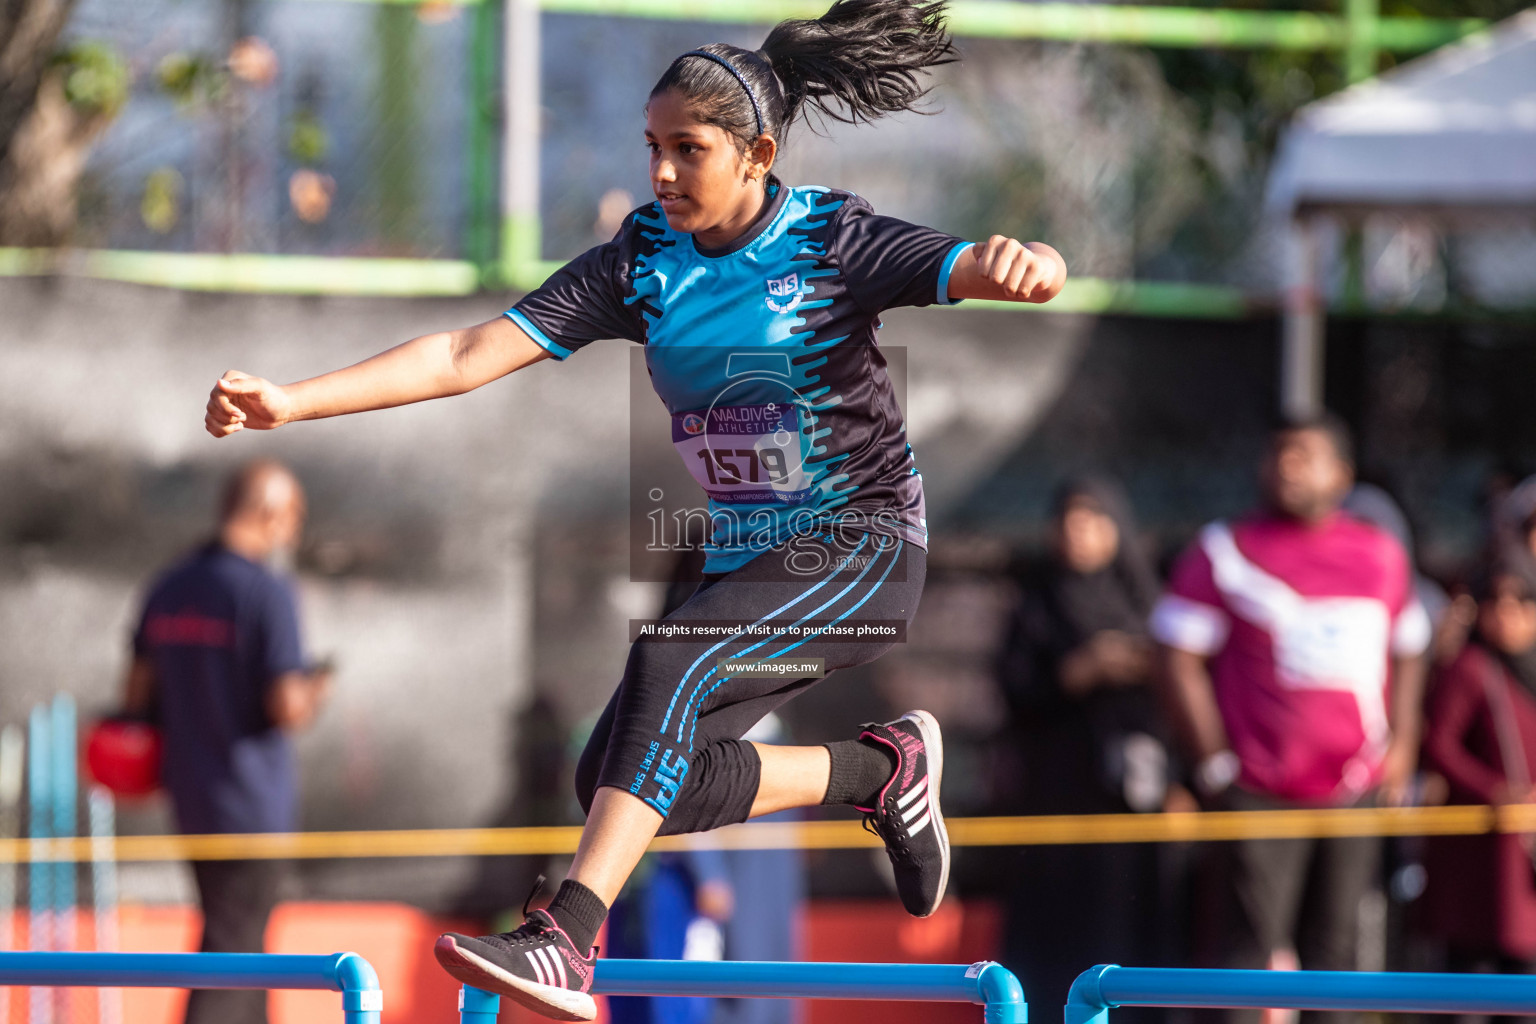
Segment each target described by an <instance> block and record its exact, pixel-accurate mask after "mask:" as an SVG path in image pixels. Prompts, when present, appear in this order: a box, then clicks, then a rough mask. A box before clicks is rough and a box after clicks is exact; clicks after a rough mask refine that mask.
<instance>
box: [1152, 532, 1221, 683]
mask: <svg viewBox="0 0 1536 1024" xmlns="http://www.w3.org/2000/svg"><path fill="white" fill-rule="evenodd" d="M1151 627H1152V636H1153V637H1154V638H1156V640H1157V641H1158V642H1159V643H1162V644H1166V645H1168V646H1169V647H1172V648H1175V649H1176V650H1180V651H1188V652H1189V653H1191V654H1199V655H1203V656H1207V657H1209V656H1210V655H1213V654H1215V653H1216V652H1217V651H1220V650H1221V649H1222V647H1224V646H1226V642H1227V635H1228V634H1229V633H1230V632H1231V628H1232V627H1231V620H1230V619H1229V618H1228V615H1227V611H1226V609H1225V607H1224V606H1223V603H1222V599H1221V591H1219V590H1218V589H1217V588H1216V579H1215V574H1214V572H1213V570H1212V568H1211V560H1210V559H1209V558H1208V557H1207V556H1206V554H1205V552H1204V551H1203V550H1202V549H1201V547H1200V545H1199V544H1192V545H1190V546H1189V548H1188V549H1187V550H1186V551H1185V552H1184V553H1183V554H1182V555H1180V556H1179V560H1178V562H1177V563H1175V565H1174V567H1173V573H1172V575H1171V576H1170V577H1169V578H1168V587H1167V589H1166V590H1164V592H1163V596H1162V597H1160V598H1159V599H1158V602H1157V605H1156V606H1155V607H1154V608H1153V609H1152V622H1151Z"/></svg>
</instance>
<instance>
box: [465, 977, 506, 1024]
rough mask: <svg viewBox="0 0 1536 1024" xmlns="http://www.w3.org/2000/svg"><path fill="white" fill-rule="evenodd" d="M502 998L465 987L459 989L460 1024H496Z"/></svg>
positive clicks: (491, 993)
mask: <svg viewBox="0 0 1536 1024" xmlns="http://www.w3.org/2000/svg"><path fill="white" fill-rule="evenodd" d="M500 1010H501V996H498V995H496V994H495V993H494V992H486V991H484V990H482V989H478V988H472V987H471V986H469V985H464V986H461V987H460V988H459V1024H496V1014H497V1013H498V1012H499V1011H500Z"/></svg>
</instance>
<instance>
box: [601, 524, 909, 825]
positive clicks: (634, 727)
mask: <svg viewBox="0 0 1536 1024" xmlns="http://www.w3.org/2000/svg"><path fill="white" fill-rule="evenodd" d="M819 543H820V542H818V541H812V540H810V539H808V538H804V537H802V538H798V539H797V540H793V541H790V542H789V543H787V544H784V545H781V546H780V547H777V548H773V549H771V550H769V551H765V552H764V553H763V554H761V555H759V556H757V557H756V558H754V559H753V560H752V561H750V562H748V563H747V564H746V565H744V566H742V567H741V568H740V569H737V570H735V571H734V572H729V573H724V574H721V575H707V576H706V577H705V579H704V582H703V583H701V584H699V589H698V590H696V591H694V593H693V596H692V597H690V598H689V599H688V600H687V601H686V602H684V603H683V604H682V606H680V607H679V608H678V609H677V610H676V611H674V612H673V613H672V614H671V615H669V616H667V617H666V619H665V620H663V624H664V625H674V626H675V625H682V626H687V625H688V624H690V623H693V624H696V625H694V626H692V627H691V628H694V629H698V628H700V627H701V626H703V624H706V623H708V624H710V625H709V627H707V628H714V627H716V626H721V625H728V627H729V628H728V630H726V631H723V632H715V633H713V634H711V635H710V636H709V637H708V638H707V639H703V640H696V639H680V638H674V639H663V638H661V637H648V636H642V637H641V638H640V639H639V640H637V641H636V642H635V643H634V644H633V645H631V647H630V649H629V661H628V663H627V664H626V665H625V667H624V678H623V679H622V680H621V681H620V682H619V688H618V689H617V690H615V691H614V694H613V697H612V698H610V699H609V701H608V706H607V707H606V708H604V709H603V713H602V715H601V716H600V717H599V718H598V720H597V725H596V726H595V727H594V728H593V730H592V737H591V739H590V740H588V741H587V746H586V749H585V750H584V751H582V755H581V760H580V762H579V763H578V764H577V766H576V794H577V797H578V798H579V799H580V800H581V806H582V808H583V809H584V810H586V811H590V810H591V809H592V797H593V794H594V793H596V791H597V789H598V788H599V787H601V786H612V787H614V788H616V789H622V790H625V791H626V792H629V793H633V794H634V795H635V796H638V797H640V798H641V799H642V800H644V801H645V802H646V803H647V804H649V805H650V806H651V807H653V808H654V809H655V810H656V811H657V812H658V813H660V814H661V816H662V817H663V818H664V819H665V820H664V821H663V822H662V826H661V834H662V835H677V834H680V833H684V832H705V831H708V830H709V829H713V828H719V827H720V826H722V825H729V824H733V823H735V822H738V821H746V820H747V815H748V813H749V812H750V810H751V808H752V801H753V799H754V798H755V797H756V796H757V786H758V778H759V775H760V772H761V767H762V765H761V762H760V761H759V759H758V756H757V751H756V749H755V748H753V746H752V744H750V743H746V742H744V741H742V739H741V737H742V736H744V735H746V733H747V731H748V730H750V729H751V728H752V726H754V725H756V724H757V723H758V722H759V721H760V720H762V719H763V718H764V717H765V716H766V715H767V714H768V713H769V712H771V711H773V710H774V709H775V708H777V707H778V706H779V705H780V704H783V703H784V702H785V701H787V700H789V699H790V698H791V697H793V696H794V695H795V694H797V693H800V692H801V691H803V690H806V689H808V688H809V687H810V686H811V685H812V684H813V683H815V682H816V681H817V678H819V677H817V676H814V675H803V674H800V673H803V672H805V671H806V668H805V667H804V666H802V665H800V664H798V663H800V662H805V661H812V660H820V661H821V662H822V668H823V671H824V672H831V671H833V670H835V669H839V668H851V667H852V666H854V665H864V664H867V663H869V662H871V661H874V660H875V659H876V658H878V657H879V656H880V655H882V654H884V653H885V652H886V651H888V650H890V648H891V647H892V646H893V644H894V643H895V639H896V638H895V637H893V636H892V635H891V634H892V632H895V631H899V635H902V636H904V635H905V630H906V626H907V624H908V623H910V622H911V621H912V616H913V615H914V614H915V613H916V612H917V602H918V598H919V597H920V596H921V595H922V592H923V578H924V575H925V573H926V570H927V552H925V551H923V549H922V548H920V547H917V546H916V545H914V544H911V543H909V542H906V541H903V540H900V539H897V538H894V537H887V536H882V535H879V534H864V535H862V539H858V540H856V541H855V542H854V543H852V544H849V545H847V546H846V547H845V546H843V545H842V544H839V545H838V546H837V547H836V548H833V547H831V546H826V552H831V551H833V550H836V551H838V552H839V554H838V555H837V556H836V558H835V559H832V558H829V557H827V554H826V552H817V551H815V550H814V547H815V545H817V544H819ZM726 659H733V660H740V661H753V662H766V663H767V664H766V665H762V666H759V667H758V668H757V669H756V670H755V673H754V674H739V673H737V674H729V673H728V672H725V671H722V670H721V669H722V662H723V661H725V660H726ZM775 663H777V664H778V666H780V667H782V668H783V669H784V670H785V671H784V672H783V674H780V675H770V674H768V673H769V672H770V671H773V670H772V669H770V668H769V666H773V665H774V664H775Z"/></svg>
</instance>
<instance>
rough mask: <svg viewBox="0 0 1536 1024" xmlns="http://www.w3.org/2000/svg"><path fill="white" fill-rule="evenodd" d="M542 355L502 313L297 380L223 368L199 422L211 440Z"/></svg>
mask: <svg viewBox="0 0 1536 1024" xmlns="http://www.w3.org/2000/svg"><path fill="white" fill-rule="evenodd" d="M547 358H549V353H548V352H547V351H545V350H544V349H543V348H541V347H540V346H539V345H538V343H537V342H535V341H534V340H533V339H532V338H530V337H528V335H526V334H524V333H523V330H522V328H520V327H518V326H517V325H516V324H514V323H513V322H512V321H511V320H509V319H507V318H506V317H504V316H500V317H497V318H496V319H495V320H490V321H487V322H486V323H483V324H476V325H475V326H474V327H465V328H462V329H460V330H457V331H443V332H441V333H439V334H426V335H423V336H421V337H420V338H415V339H412V340H411V341H408V342H406V343H405V344H403V345H396V346H395V347H394V348H392V349H390V350H389V351H387V352H381V353H379V354H378V355H376V356H374V357H373V358H371V359H365V360H363V361H362V362H360V363H355V364H353V365H352V366H348V367H347V368H346V369H342V370H335V371H333V372H331V373H326V374H322V375H321V376H319V377H311V378H310V379H309V380H301V381H299V382H298V383H296V384H273V383H272V382H271V381H268V380H263V379H262V378H260V377H252V376H251V375H250V374H247V373H241V372H240V371H239V370H230V371H229V372H228V373H226V374H225V375H224V376H223V377H221V378H220V379H219V380H218V381H217V382H215V384H214V386H213V391H212V392H211V393H210V394H209V396H208V411H207V415H205V416H204V417H203V425H204V426H205V427H206V428H207V430H208V433H210V434H212V435H213V436H214V437H228V436H229V435H230V434H233V433H234V432H235V431H237V430H247V429H249V430H275V429H276V428H278V427H280V426H282V425H283V424H284V423H291V422H293V421H294V420H318V419H323V418H324V417H326V416H342V415H345V414H346V413H349V412H366V411H367V410H369V409H388V408H391V407H393V406H396V405H408V404H410V403H411V402H423V401H426V400H427V399H429V398H446V397H447V396H449V395H462V394H463V393H464V392H466V391H473V390H474V389H475V388H478V387H479V386H480V385H482V384H488V383H490V382H491V381H493V380H495V379H497V378H498V377H504V376H506V375H507V374H509V373H511V372H512V371H513V370H520V369H522V368H523V367H525V366H529V365H531V364H533V363H536V362H538V361H539V360H541V359H547Z"/></svg>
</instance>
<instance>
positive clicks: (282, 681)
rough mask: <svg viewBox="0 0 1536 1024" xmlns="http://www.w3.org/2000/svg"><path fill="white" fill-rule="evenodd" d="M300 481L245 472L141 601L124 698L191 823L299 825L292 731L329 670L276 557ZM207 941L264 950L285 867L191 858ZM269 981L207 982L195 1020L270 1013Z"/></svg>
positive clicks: (255, 827)
mask: <svg viewBox="0 0 1536 1024" xmlns="http://www.w3.org/2000/svg"><path fill="white" fill-rule="evenodd" d="M303 522H304V492H303V490H302V488H301V487H300V486H299V482H298V480H297V479H296V478H295V477H294V476H293V474H292V473H290V472H289V471H288V470H287V469H285V468H284V467H282V466H281V465H278V464H277V463H275V462H265V461H263V462H254V463H251V464H250V465H248V466H246V467H244V468H243V469H241V470H240V471H238V472H237V473H236V474H235V475H234V477H233V478H232V479H231V480H230V482H229V484H228V487H227V488H226V490H225V493H224V501H223V507H222V511H221V517H220V522H219V533H218V537H217V538H216V539H215V540H213V541H212V542H210V543H208V544H206V545H204V546H203V547H202V548H200V549H198V550H197V551H195V552H194V553H193V554H192V555H191V556H190V557H188V558H187V559H185V560H184V561H182V562H181V563H179V564H178V565H176V566H174V567H172V568H171V569H170V570H169V571H167V572H166V573H165V574H164V575H162V576H161V577H160V579H159V580H158V581H157V582H156V583H155V585H154V586H153V587H152V588H151V590H150V592H149V596H148V598H146V600H145V602H144V611H143V615H142V617H141V618H140V623H139V627H138V631H137V632H136V633H135V635H134V639H133V664H132V667H131V668H130V669H129V674H128V680H127V686H126V689H127V695H126V701H125V703H126V704H127V708H128V710H129V711H130V712H133V713H140V714H143V713H147V712H148V711H149V710H150V709H151V708H153V709H154V714H155V716H156V718H157V720H158V722H159V725H160V728H161V730H162V732H163V734H164V743H165V759H164V765H163V768H162V777H163V782H164V784H165V788H166V790H167V791H169V793H170V797H171V803H172V805H173V807H174V809H175V812H176V821H177V825H178V826H179V827H180V829H181V831H182V832H184V833H199V834H201V833H214V832H220V833H231V832H235V833H239V832H291V831H293V830H294V828H295V827H296V826H297V824H298V814H297V811H298V807H297V804H298V785H297V779H296V774H295V769H294V758H293V749H292V747H291V745H290V743H289V740H288V736H287V735H286V733H287V731H288V730H291V729H296V728H299V727H300V726H303V725H305V724H306V723H308V722H309V721H310V719H311V718H313V717H314V715H315V712H316V711H317V710H318V707H319V704H320V700H321V697H322V695H323V693H324V690H325V687H326V685H327V683H328V681H329V672H328V671H327V670H318V671H309V670H306V669H305V667H304V665H305V662H304V656H303V648H302V646H301V644H300V641H299V622H298V614H297V610H296V608H295V605H294V595H293V590H292V588H291V586H290V585H289V583H288V582H287V581H286V580H284V579H283V578H282V577H281V576H279V575H277V574H276V573H274V572H273V571H272V570H271V569H270V568H268V564H267V563H268V562H270V561H272V560H274V559H278V558H281V557H282V556H284V555H291V553H292V550H293V549H294V547H295V546H296V545H297V543H298V539H299V533H300V530H301V529H302V526H303ZM193 872H194V874H195V876H196V878H197V889H198V895H199V897H200V899H201V901H202V907H203V918H204V920H203V939H202V945H201V949H202V950H203V951H204V952H222V953H259V952H261V951H262V940H263V936H264V934H265V932H266V926H267V918H268V916H269V915H270V914H271V912H272V908H273V907H274V906H275V905H276V903H277V898H278V888H279V884H280V881H281V875H282V871H281V868H280V866H279V864H278V863H276V862H274V861H270V860H228V861H199V862H197V863H195V864H194V865H193ZM266 1019H267V1013H266V993H265V992H262V991H222V992H221V991H197V992H193V993H192V994H191V996H190V998H189V999H188V1001H187V1016H186V1020H187V1021H188V1024H248V1022H249V1024H260V1022H264V1021H266Z"/></svg>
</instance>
